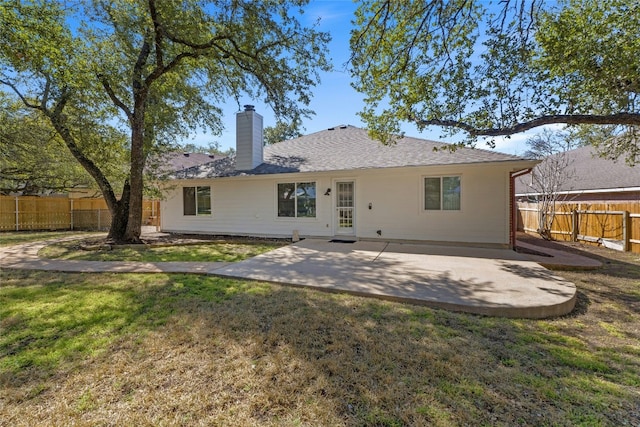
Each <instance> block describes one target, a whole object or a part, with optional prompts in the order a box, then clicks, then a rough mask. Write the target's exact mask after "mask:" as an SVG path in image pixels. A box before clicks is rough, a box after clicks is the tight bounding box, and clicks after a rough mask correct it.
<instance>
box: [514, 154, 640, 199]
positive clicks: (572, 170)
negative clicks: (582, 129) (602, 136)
mask: <svg viewBox="0 0 640 427" xmlns="http://www.w3.org/2000/svg"><path fill="white" fill-rule="evenodd" d="M560 154H562V155H565V156H567V162H568V163H567V164H568V166H567V170H568V178H567V179H566V180H565V181H564V182H562V183H561V185H560V189H559V191H560V192H570V193H585V192H586V193H588V192H596V191H597V192H604V191H607V190H608V191H638V190H640V165H636V166H629V165H627V164H626V163H625V162H624V159H619V160H618V161H613V160H609V159H605V158H602V157H599V156H598V155H597V153H596V152H595V150H594V148H593V147H591V146H587V147H580V148H576V149H575V150H569V151H566V152H564V153H560ZM543 163H544V160H543ZM534 170H535V168H534ZM530 184H531V177H530V176H526V175H525V176H523V177H521V178H518V179H517V180H516V195H526V194H530V195H531V194H536V193H537V192H536V190H535V189H534V188H532V187H531V185H530Z"/></svg>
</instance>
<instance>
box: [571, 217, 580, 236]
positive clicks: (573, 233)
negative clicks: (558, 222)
mask: <svg viewBox="0 0 640 427" xmlns="http://www.w3.org/2000/svg"><path fill="white" fill-rule="evenodd" d="M578 224H579V222H578V211H577V210H575V209H574V210H572V211H571V241H572V242H577V241H578Z"/></svg>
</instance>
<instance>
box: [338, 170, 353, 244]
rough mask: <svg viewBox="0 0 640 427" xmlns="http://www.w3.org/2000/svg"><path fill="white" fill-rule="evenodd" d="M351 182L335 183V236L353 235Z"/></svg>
mask: <svg viewBox="0 0 640 427" xmlns="http://www.w3.org/2000/svg"><path fill="white" fill-rule="evenodd" d="M353 190H354V185H353V181H338V182H336V234H355V226H354V218H355V215H354V214H355V199H354V191H353Z"/></svg>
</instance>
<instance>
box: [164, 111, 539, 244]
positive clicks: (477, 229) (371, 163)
mask: <svg viewBox="0 0 640 427" xmlns="http://www.w3.org/2000/svg"><path fill="white" fill-rule="evenodd" d="M236 123H237V129H236V130H237V148H236V157H235V158H233V157H231V158H221V159H214V160H213V161H211V162H209V163H206V164H204V165H199V166H195V167H192V168H187V169H183V170H180V171H177V172H175V173H174V174H173V175H172V180H171V185H170V186H168V187H167V190H166V193H167V194H166V200H165V201H164V202H163V203H162V211H161V228H162V230H163V231H169V232H180V233H204V234H224V235H254V236H274V237H292V236H293V235H295V234H299V235H300V236H301V237H321V238H340V239H352V240H355V239H384V240H403V241H404V240H408V241H426V242H440V243H444V242H446V243H456V244H474V245H482V246H498V247H508V246H510V245H512V244H513V241H512V239H513V236H512V227H511V223H512V218H513V202H512V198H513V188H512V186H513V180H514V178H513V177H514V176H515V175H517V174H518V173H523V171H528V170H529V169H530V168H532V167H533V166H534V165H535V164H536V163H537V162H536V161H532V160H526V159H522V158H519V157H516V156H511V155H507V154H502V153H498V152H494V151H489V150H480V149H471V148H458V149H457V150H456V151H454V152H451V151H449V150H447V149H446V144H443V143H438V142H433V141H427V140H422V139H416V138H409V137H404V138H402V139H400V140H399V141H398V143H397V144H396V145H393V146H384V145H382V144H380V143H379V142H377V141H374V140H372V139H371V138H369V136H368V134H367V132H366V131H365V130H363V129H359V128H356V127H353V126H338V127H335V128H330V129H327V130H324V131H320V132H316V133H313V134H311V135H307V136H303V137H300V138H297V139H292V140H289V141H283V142H280V143H278V144H274V145H271V146H267V147H263V138H262V117H261V116H260V115H259V114H257V113H256V112H255V111H254V110H253V107H252V106H246V107H245V111H243V112H240V113H238V114H237V118H236ZM443 148H444V149H443Z"/></svg>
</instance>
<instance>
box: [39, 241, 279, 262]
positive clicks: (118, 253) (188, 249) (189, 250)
mask: <svg viewBox="0 0 640 427" xmlns="http://www.w3.org/2000/svg"><path fill="white" fill-rule="evenodd" d="M80 243H81V242H79V241H70V242H61V243H56V244H54V245H49V246H47V247H45V248H43V249H41V250H40V252H39V253H38V255H39V256H41V257H44V258H56V259H66V260H76V261H140V262H167V261H200V262H214V261H224V262H236V261H242V260H245V259H247V258H251V257H254V256H256V255H260V254H261V253H264V252H267V251H270V250H272V249H275V248H278V247H280V246H283V245H285V244H288V243H282V242H265V241H255V242H246V241H240V242H210V243H209V242H208V243H203V244H190V245H182V246H180V245H176V246H143V245H140V247H116V248H114V249H96V250H83V249H81V247H80Z"/></svg>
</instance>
